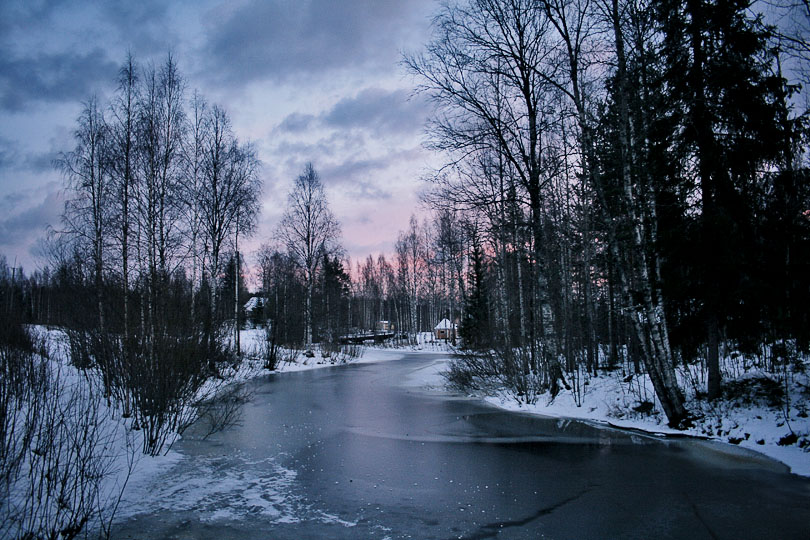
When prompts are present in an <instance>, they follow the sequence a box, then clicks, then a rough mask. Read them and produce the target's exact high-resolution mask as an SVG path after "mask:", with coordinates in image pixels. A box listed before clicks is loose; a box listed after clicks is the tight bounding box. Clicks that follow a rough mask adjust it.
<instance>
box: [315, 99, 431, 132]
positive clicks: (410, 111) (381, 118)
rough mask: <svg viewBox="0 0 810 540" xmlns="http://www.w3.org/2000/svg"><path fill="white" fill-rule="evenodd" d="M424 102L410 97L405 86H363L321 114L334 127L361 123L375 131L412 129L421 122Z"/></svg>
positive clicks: (345, 126)
mask: <svg viewBox="0 0 810 540" xmlns="http://www.w3.org/2000/svg"><path fill="white" fill-rule="evenodd" d="M426 116H427V103H426V102H425V101H424V99H423V98H421V97H414V98H410V97H409V93H408V92H406V91H405V90H394V91H392V92H389V91H387V90H383V89H381V88H367V89H365V90H363V91H362V92H360V93H359V94H357V95H356V96H354V97H351V98H344V99H341V100H340V101H338V102H337V103H336V104H335V106H334V107H332V109H331V110H330V111H328V112H327V113H326V114H324V115H323V117H322V120H323V122H324V124H326V125H328V126H332V127H335V128H344V129H345V128H355V127H363V128H368V129H371V130H372V131H375V132H386V133H416V132H418V131H419V130H420V129H421V128H422V126H423V125H424V122H425V118H426Z"/></svg>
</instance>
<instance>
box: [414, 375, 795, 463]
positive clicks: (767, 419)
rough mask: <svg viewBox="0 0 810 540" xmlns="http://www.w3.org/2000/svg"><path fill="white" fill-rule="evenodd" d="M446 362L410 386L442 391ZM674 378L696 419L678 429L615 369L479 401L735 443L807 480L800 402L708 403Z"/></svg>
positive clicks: (647, 390)
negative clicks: (528, 399) (533, 397)
mask: <svg viewBox="0 0 810 540" xmlns="http://www.w3.org/2000/svg"><path fill="white" fill-rule="evenodd" d="M447 364H448V361H447V360H440V361H437V362H435V363H434V364H431V365H430V366H428V367H427V368H425V369H424V370H422V371H421V372H420V373H418V374H414V378H413V380H412V382H413V383H415V384H418V385H420V386H423V387H427V388H439V387H443V386H444V383H445V380H444V376H443V373H444V372H445V371H446V369H447ZM679 377H680V378H681V385H682V388H685V389H687V390H686V395H687V399H688V403H687V407H688V408H689V410H690V411H692V412H693V413H694V414H696V415H697V416H699V418H698V419H697V420H696V421H695V424H694V426H693V427H691V428H689V429H686V430H683V431H681V430H674V429H671V428H669V427H668V426H667V423H666V417H665V416H664V415H663V414H662V413H661V412H660V410H661V408H660V406H658V403H657V401H656V399H655V397H654V396H655V393H654V391H653V387H652V383H651V382H650V380H649V377H647V376H646V375H641V376H632V377H626V376H624V374H622V373H621V372H619V371H616V372H613V373H607V374H600V375H599V376H598V377H593V376H589V375H586V374H580V375H579V378H578V380H573V381H572V380H569V383H571V385H572V389H571V390H564V391H563V392H561V393H560V394H558V395H557V396H556V397H555V398H554V399H552V398H551V396H550V395H549V394H543V395H540V396H539V399H538V400H537V402H536V403H534V404H526V403H522V402H521V401H520V400H519V399H517V398H516V397H515V396H514V395H513V394H511V393H510V392H508V391H505V390H504V391H502V392H500V393H499V394H498V395H495V396H482V397H483V398H484V399H485V401H487V402H488V403H490V404H492V405H495V406H497V407H500V408H502V409H506V410H510V411H520V412H528V413H532V414H538V415H543V416H551V417H558V418H571V419H578V420H587V421H590V422H595V423H601V424H607V425H610V426H613V427H619V428H627V429H637V430H641V431H645V432H648V433H652V434H659V435H674V434H677V435H692V436H696V437H701V438H708V439H711V440H715V441H719V442H722V443H726V444H732V445H738V446H741V447H744V448H748V449H751V450H754V451H756V452H760V453H762V454H764V455H766V456H768V457H770V458H773V459H776V460H778V461H781V462H782V463H784V464H786V465H787V466H788V467H790V469H791V472H793V473H794V474H798V475H802V476H810V445H808V442H807V441H808V440H810V419H808V415H807V413H808V410H807V408H808V404H807V401H806V398H805V399H804V400H797V402H796V403H793V404H790V405H789V406H788V407H785V406H781V407H779V406H773V405H772V404H769V403H768V398H767V396H764V395H762V393H761V392H760V393H758V392H756V391H751V392H748V393H747V394H746V393H742V395H738V396H737V397H734V398H727V399H723V400H717V401H716V402H713V403H710V402H707V401H705V400H701V399H696V398H695V392H694V391H693V390H692V391H690V390H689V385H688V384H687V379H689V377H690V374H689V373H688V372H685V371H681V372H679ZM752 379H753V377H752V375H751V374H750V373H749V374H743V375H741V376H739V377H738V378H737V379H733V380H727V381H725V384H726V386H729V385H732V386H733V385H737V386H743V387H748V386H751V387H754V386H755V385H754V383H753V382H750V383H747V382H746V381H752ZM756 382H758V381H756ZM808 382H810V381H808V380H807V376H806V375H804V376H801V377H800V376H795V377H794V378H793V379H792V382H791V384H792V385H794V386H795V387H794V388H790V389H788V390H789V391H788V392H787V393H788V395H794V396H800V395H802V393H803V392H806V391H807V388H808ZM644 401H649V403H651V404H652V405H653V410H652V411H650V412H648V413H641V412H638V411H636V410H635V408H638V406H639V405H640V404H641V403H642V402H644ZM791 432H792V433H794V434H795V436H796V441H795V442H793V443H789V441H790V440H791V439H792V438H793V436H791V435H790V434H791ZM780 442H781V444H780ZM801 445H804V447H801Z"/></svg>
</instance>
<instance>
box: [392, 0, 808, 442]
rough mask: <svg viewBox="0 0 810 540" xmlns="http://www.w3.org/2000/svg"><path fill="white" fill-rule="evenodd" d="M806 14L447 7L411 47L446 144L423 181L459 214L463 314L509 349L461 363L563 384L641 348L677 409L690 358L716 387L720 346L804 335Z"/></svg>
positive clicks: (674, 421) (674, 420) (510, 2)
mask: <svg viewBox="0 0 810 540" xmlns="http://www.w3.org/2000/svg"><path fill="white" fill-rule="evenodd" d="M757 10H761V11H762V13H758V11H757ZM765 15H769V16H770V19H772V20H778V21H779V26H770V25H768V24H766V22H765V18H764V17H765ZM808 21H810V6H808V4H807V3H806V2H804V3H794V4H779V3H776V4H773V3H768V4H767V5H765V4H764V3H762V4H752V3H751V2H748V1H745V0H722V1H713V2H704V1H701V0H688V1H685V2H676V1H668V0H662V1H624V0H596V1H587V0H586V1H580V0H561V1H557V0H544V1H536V0H471V1H469V2H455V3H450V4H449V5H446V6H444V7H443V8H442V9H441V11H440V12H439V14H438V15H437V17H436V19H435V20H434V25H433V29H434V33H433V37H432V39H431V41H430V42H429V44H428V45H427V47H426V49H425V50H424V51H423V52H422V53H419V54H414V55H411V56H407V57H406V59H405V63H406V65H407V66H408V68H409V69H410V70H411V72H412V73H414V75H415V76H416V78H417V80H418V81H419V82H420V87H419V88H420V91H421V92H423V93H424V94H426V95H427V96H428V97H429V98H430V99H431V100H432V102H433V103H434V105H435V114H434V115H433V117H432V121H431V123H430V125H429V126H428V131H429V137H430V139H429V144H430V146H431V147H432V148H434V149H436V150H438V151H440V152H442V153H443V155H445V156H447V161H446V165H445V166H444V168H442V169H441V170H440V171H438V172H437V173H436V174H435V175H433V178H432V180H433V187H434V189H433V190H432V191H431V193H430V194H429V196H428V197H427V200H428V202H429V203H431V204H432V205H433V206H434V207H435V208H437V209H439V210H440V211H441V212H450V213H451V214H452V215H453V216H454V217H455V219H457V220H458V221H460V222H462V223H464V224H465V225H464V226H462V227H460V228H459V230H460V231H462V232H463V233H464V240H463V241H462V245H463V246H465V248H464V255H465V257H466V259H467V260H468V261H471V262H468V263H467V264H466V265H465V267H466V268H467V271H466V272H467V288H466V290H465V289H461V291H462V292H463V293H464V295H463V298H461V299H460V300H461V301H463V303H464V305H465V315H464V319H463V322H462V326H463V328H462V330H463V331H462V334H463V335H466V336H467V338H468V341H467V344H468V345H470V346H476V347H479V348H481V349H482V350H487V351H489V350H491V349H492V348H493V347H494V348H495V349H496V353H495V358H494V359H492V361H489V360H487V361H483V360H482V358H483V357H482V356H481V355H478V356H476V355H472V356H470V357H469V362H467V366H468V367H469V368H470V373H468V375H469V376H484V377H486V376H489V375H492V374H493V372H495V373H497V372H506V374H507V380H512V381H514V385H515V386H517V387H519V389H520V388H521V387H523V388H524V390H525V388H526V387H532V388H536V389H538V390H539V391H544V390H550V391H551V393H552V395H554V394H556V392H557V391H558V390H559V389H560V388H561V387H564V386H567V385H568V383H567V382H566V377H567V376H568V374H575V373H576V372H577V370H582V369H584V370H587V371H589V372H592V373H595V372H596V370H597V369H598V368H602V367H608V368H609V367H612V366H616V365H618V364H620V363H622V362H623V361H626V360H627V359H628V358H629V359H631V360H632V361H633V362H635V363H636V366H635V368H636V371H637V372H638V371H639V370H643V371H644V372H646V373H647V374H648V375H649V377H650V380H651V382H652V384H653V386H654V388H655V393H656V397H657V398H658V400H659V402H660V405H661V407H662V409H663V411H664V412H665V414H666V416H667V418H668V420H669V422H670V424H671V425H673V426H678V425H682V424H683V423H684V422H687V421H688V419H689V411H688V410H687V408H686V406H685V402H684V396H683V393H682V391H681V389H680V388H679V385H678V381H677V378H676V374H675V369H674V368H675V366H676V365H678V364H681V363H699V364H700V365H702V366H704V369H705V371H706V372H707V376H708V387H707V388H706V392H707V394H706V395H707V396H708V398H710V399H711V398H715V397H718V396H719V395H720V392H721V383H722V377H723V373H722V370H721V362H720V357H721V356H722V354H723V351H729V350H732V349H733V350H738V351H740V352H742V353H748V354H751V353H757V352H761V351H760V347H761V346H762V345H763V344H774V343H779V344H781V346H782V348H783V349H789V351H792V357H793V358H794V359H795V353H796V350H797V349H798V350H799V351H806V350H807V348H808V342H809V341H810V339H809V338H810V324H808V323H810V310H808V305H810V304H809V303H808V302H809V301H810V183H808V169H807V142H808V139H807V134H808V132H807V127H808V124H807V121H808V117H807V101H806V96H807V94H806V93H804V94H802V93H801V92H800V89H801V84H803V83H806V82H807V79H808V74H810V71H808V67H810V66H809V65H808V63H807V61H808V59H809V58H810V56H808V42H807V34H806V33H805V32H804V31H802V30H796V28H806V27H807V23H808ZM465 329H466V332H465V331H464V330H465ZM488 354H490V353H487V354H486V355H484V356H487V355H488ZM790 356H791V355H790V354H787V355H786V354H782V355H781V357H784V358H783V359H784V361H788V360H789V358H788V357H790Z"/></svg>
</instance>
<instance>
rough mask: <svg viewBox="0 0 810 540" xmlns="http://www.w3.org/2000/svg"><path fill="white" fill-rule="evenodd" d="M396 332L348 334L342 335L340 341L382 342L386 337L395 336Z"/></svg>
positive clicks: (357, 342)
mask: <svg viewBox="0 0 810 540" xmlns="http://www.w3.org/2000/svg"><path fill="white" fill-rule="evenodd" d="M394 335H395V334H394V332H366V333H360V334H347V335H345V336H340V338H338V339H339V341H340V342H341V343H356V344H359V343H363V342H366V341H374V343H382V342H383V341H385V340H386V339H391V338H392V337H394Z"/></svg>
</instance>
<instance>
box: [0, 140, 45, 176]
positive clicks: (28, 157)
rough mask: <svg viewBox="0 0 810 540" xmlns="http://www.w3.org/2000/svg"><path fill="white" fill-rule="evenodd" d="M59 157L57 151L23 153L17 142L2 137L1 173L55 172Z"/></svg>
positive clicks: (0, 153)
mask: <svg viewBox="0 0 810 540" xmlns="http://www.w3.org/2000/svg"><path fill="white" fill-rule="evenodd" d="M57 157H58V152H57V151H56V150H50V151H46V152H23V151H22V150H20V144H19V143H18V142H17V141H13V140H11V139H7V138H5V137H2V136H0V172H2V171H11V170H16V171H29V172H34V173H44V172H48V171H52V170H53V168H54V167H53V162H54V160H55V159H56V158H57Z"/></svg>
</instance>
